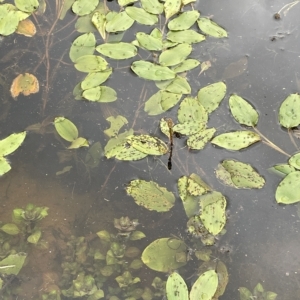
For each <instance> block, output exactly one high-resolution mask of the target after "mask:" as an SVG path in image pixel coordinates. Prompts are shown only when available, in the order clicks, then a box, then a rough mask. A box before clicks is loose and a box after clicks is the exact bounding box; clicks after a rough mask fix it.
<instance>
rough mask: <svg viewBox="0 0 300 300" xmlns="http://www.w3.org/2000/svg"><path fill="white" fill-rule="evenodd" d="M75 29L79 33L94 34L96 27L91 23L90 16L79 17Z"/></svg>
mask: <svg viewBox="0 0 300 300" xmlns="http://www.w3.org/2000/svg"><path fill="white" fill-rule="evenodd" d="M75 29H76V30H77V31H78V32H81V33H89V32H95V31H96V27H95V25H94V24H93V23H92V20H91V15H86V16H82V17H79V18H78V19H77V21H76V23H75Z"/></svg>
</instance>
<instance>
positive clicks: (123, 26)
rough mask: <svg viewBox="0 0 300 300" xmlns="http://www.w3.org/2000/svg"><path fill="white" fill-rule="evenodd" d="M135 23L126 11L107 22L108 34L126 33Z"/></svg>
mask: <svg viewBox="0 0 300 300" xmlns="http://www.w3.org/2000/svg"><path fill="white" fill-rule="evenodd" d="M133 23H134V20H133V19H132V18H130V17H129V16H128V14H127V13H126V12H125V11H122V12H120V13H118V14H115V15H114V17H113V18H112V19H111V20H109V21H107V23H106V27H105V29H106V31H107V32H118V31H125V30H127V29H128V28H130V27H131V26H132V25H133Z"/></svg>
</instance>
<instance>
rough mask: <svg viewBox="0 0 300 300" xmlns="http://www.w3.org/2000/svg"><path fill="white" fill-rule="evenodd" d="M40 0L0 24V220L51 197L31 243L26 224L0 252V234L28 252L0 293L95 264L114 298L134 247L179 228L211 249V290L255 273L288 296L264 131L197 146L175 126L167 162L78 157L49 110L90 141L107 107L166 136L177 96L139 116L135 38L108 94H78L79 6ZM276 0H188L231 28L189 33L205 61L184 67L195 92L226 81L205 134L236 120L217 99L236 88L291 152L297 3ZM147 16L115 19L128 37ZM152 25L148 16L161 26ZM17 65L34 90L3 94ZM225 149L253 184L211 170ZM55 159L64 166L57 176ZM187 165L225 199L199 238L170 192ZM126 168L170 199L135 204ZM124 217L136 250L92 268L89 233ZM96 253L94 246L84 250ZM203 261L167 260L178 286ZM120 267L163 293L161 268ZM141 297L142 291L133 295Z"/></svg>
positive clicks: (284, 226)
mask: <svg viewBox="0 0 300 300" xmlns="http://www.w3.org/2000/svg"><path fill="white" fill-rule="evenodd" d="M41 2H42V1H41ZM46 4H47V5H46V11H45V13H44V14H41V15H36V14H33V15H32V16H30V19H31V20H32V21H33V23H34V24H35V25H36V29H37V33H36V34H35V35H34V36H33V37H25V36H23V35H19V34H16V33H13V34H11V35H8V36H5V37H0V53H1V54H0V68H1V71H0V91H1V102H0V107H1V108H0V122H1V127H0V128H1V129H0V134H1V135H0V137H1V139H2V138H5V137H7V136H8V135H10V134H12V133H15V132H21V131H24V130H26V131H27V136H26V139H25V141H24V143H23V144H22V146H21V147H20V148H19V149H18V150H17V151H16V152H15V153H14V154H13V155H11V156H9V161H10V164H11V167H12V169H11V170H10V171H9V172H8V173H6V174H5V175H3V176H2V177H1V178H0V181H1V184H0V205H1V208H2V209H1V211H0V220H1V222H2V224H7V223H11V222H12V219H11V216H12V212H13V210H14V209H16V208H22V209H25V207H26V205H27V204H28V203H32V204H34V205H35V206H37V207H48V208H49V209H48V215H47V216H46V217H45V218H43V219H42V220H39V221H38V223H37V229H36V230H40V231H41V234H42V235H41V238H40V240H39V241H38V242H37V243H36V245H34V244H29V243H27V242H26V238H27V237H28V236H29V231H28V230H29V229H28V228H27V229H24V228H23V229H21V230H23V231H22V232H21V233H19V235H18V236H15V235H13V236H12V237H13V238H9V239H8V238H7V237H5V235H4V236H2V237H1V243H2V244H1V259H3V258H4V257H5V254H3V253H8V252H5V249H4V246H3V244H4V241H6V240H9V243H10V247H12V248H14V249H18V251H20V252H26V253H27V258H26V261H25V264H24V266H23V267H22V269H21V271H20V273H19V274H18V275H17V276H13V275H10V276H7V275H2V277H1V278H2V279H3V282H4V283H3V288H2V290H0V297H3V299H22V300H23V299H24V300H27V299H59V297H58V296H57V295H58V294H59V293H60V292H59V291H60V290H68V289H70V288H71V286H72V282H73V280H75V279H76V278H77V279H78V274H85V275H89V274H93V276H94V277H95V278H96V282H97V286H98V288H99V289H100V288H101V289H102V290H103V291H104V294H105V297H107V298H105V299H110V298H109V297H108V296H107V295H114V293H115V294H117V295H118V297H119V299H125V298H126V296H124V295H125V294H126V293H123V294H122V293H121V292H120V291H117V288H118V287H119V285H118V284H117V281H116V280H115V278H116V277H117V276H120V275H122V274H124V273H123V272H124V271H125V270H127V267H126V263H127V264H129V263H130V262H131V261H132V260H133V259H137V258H138V257H140V256H141V253H142V252H143V250H144V249H145V248H146V247H147V245H149V244H150V243H151V242H153V241H155V240H157V239H159V238H165V237H172V236H173V237H174V236H176V237H179V238H181V239H183V240H184V241H185V243H186V244H187V245H188V246H189V247H191V248H193V249H194V248H195V247H196V248H197V247H199V249H197V250H200V249H202V250H203V249H209V250H211V251H212V252H211V256H210V260H211V261H213V262H217V261H222V262H223V263H224V264H225V265H226V267H227V270H228V274H229V282H228V284H227V286H226V289H225V292H224V294H223V295H222V296H220V297H219V298H220V299H225V300H227V299H240V295H239V288H240V287H246V288H247V289H249V290H250V291H251V292H252V291H253V289H254V287H255V286H256V285H257V284H258V283H261V284H262V286H263V287H264V289H265V290H266V291H272V292H274V293H276V294H277V295H278V296H277V299H284V300H293V299H299V298H300V296H299V295H300V257H299V248H300V240H299V230H300V219H299V214H298V206H297V204H291V205H282V204H278V203H277V202H276V200H275V190H276V188H277V186H278V184H279V182H280V181H281V180H282V177H280V176H277V175H276V174H274V173H271V172H270V171H268V169H269V168H270V167H272V166H274V165H275V164H279V163H286V162H287V160H288V157H287V156H285V155H284V154H282V153H280V152H278V151H276V150H275V149H273V148H271V147H269V146H268V145H267V144H266V143H263V142H259V143H256V144H254V145H251V146H250V147H248V148H246V149H243V150H240V151H229V150H224V149H221V148H220V147H217V146H215V145H213V144H211V143H208V144H207V145H206V146H205V148H204V149H203V150H200V151H196V150H188V148H187V146H186V139H185V138H184V137H182V138H181V139H177V138H175V137H174V147H173V157H172V169H171V170H168V168H167V164H168V154H167V153H166V155H162V156H152V155H150V156H147V157H146V158H144V159H142V160H138V161H119V160H117V159H115V158H110V159H107V158H106V157H105V156H104V155H102V156H101V157H99V163H95V165H94V166H93V167H91V166H90V165H89V164H88V162H87V160H86V155H87V152H88V148H87V147H82V148H79V149H72V150H68V149H67V147H68V145H69V142H67V141H65V140H63V139H62V138H61V137H60V136H59V135H58V134H57V132H56V130H55V127H54V126H53V121H54V119H55V118H56V117H59V116H63V117H65V118H67V119H69V120H71V121H72V122H73V123H74V124H75V125H76V126H77V128H78V131H79V136H82V137H84V138H86V139H87V140H88V142H89V144H90V146H92V145H93V144H95V143H97V142H100V144H101V147H102V149H104V147H105V145H106V144H107V142H108V140H109V137H108V136H107V135H106V134H105V133H104V130H106V129H108V128H109V125H110V124H109V122H108V121H106V119H107V118H108V117H110V116H114V117H116V116H117V115H121V116H123V117H125V118H126V119H127V120H128V124H127V125H125V126H124V128H125V130H129V129H130V128H132V129H133V130H134V133H135V134H149V135H151V136H156V137H158V138H160V139H161V140H163V141H164V142H165V143H166V144H168V137H166V136H165V135H163V134H162V133H161V131H160V129H159V122H160V120H161V118H163V117H167V118H172V120H173V121H174V122H176V121H175V120H177V111H178V104H177V105H176V106H175V107H173V108H172V109H170V110H168V111H166V112H165V113H163V114H161V115H157V116H149V115H148V114H147V113H146V112H145V111H144V104H145V102H146V100H148V99H149V97H150V96H151V95H153V94H154V93H156V92H157V91H158V88H157V87H156V86H155V84H154V83H153V81H149V80H144V79H143V78H139V77H138V76H136V75H135V74H134V73H133V72H132V71H131V70H130V65H131V64H132V62H134V61H136V60H142V59H148V60H151V59H152V58H151V57H150V58H149V54H150V51H146V50H141V49H139V51H138V53H139V56H137V57H134V58H130V59H127V60H113V59H109V58H107V57H106V58H105V59H106V60H107V62H108V63H109V64H110V65H111V67H112V68H113V73H112V75H111V76H110V77H109V79H108V80H107V81H106V82H105V83H104V85H106V86H109V87H111V88H113V89H114V90H115V91H116V92H117V100H116V101H114V102H111V103H97V102H90V101H86V100H75V99H74V98H75V97H74V96H73V89H74V87H75V85H76V84H78V83H79V82H80V81H82V80H83V79H84V77H85V76H86V73H82V72H79V71H77V70H76V69H75V68H74V64H73V63H72V61H71V60H70V58H69V49H70V46H71V44H72V42H73V41H74V40H75V38H77V37H78V36H79V35H81V34H83V32H77V31H76V29H75V27H74V26H75V23H76V21H77V17H76V16H75V14H74V13H72V12H71V11H70V10H69V11H68V12H67V13H66V16H65V18H63V19H62V20H61V19H59V13H60V11H61V7H62V5H63V3H62V1H60V0H57V1H55V2H53V3H52V2H50V1H49V3H48V2H47V1H46ZM105 4H106V5H107V6H108V7H109V8H110V9H111V10H114V11H119V10H120V7H119V5H118V4H117V3H116V2H115V1H112V2H107V3H106V2H105ZM286 4H287V3H286V2H283V1H279V0H274V1H269V0H261V1H258V0H255V1H252V2H249V1H245V0H241V1H238V2H237V1H233V0H229V1H226V2H224V1H220V0H214V1H207V2H200V1H196V2H195V3H194V4H193V7H194V9H195V10H199V11H200V12H201V16H209V17H211V18H212V19H213V20H214V21H215V22H216V23H217V24H219V25H220V26H222V27H223V28H225V29H226V31H227V32H228V37H227V38H221V39H216V38H213V37H207V39H206V41H204V42H201V43H198V44H193V45H192V46H193V51H192V54H191V55H190V57H191V58H194V59H198V60H200V61H201V63H202V62H204V61H209V62H210V64H211V67H210V68H208V69H207V70H206V71H204V72H202V74H200V75H198V74H199V72H200V67H197V68H196V69H193V70H191V71H189V72H188V73H187V80H188V82H189V84H190V86H191V90H192V92H191V95H192V96H193V97H194V96H196V95H197V92H198V90H199V89H200V88H202V87H205V86H207V85H209V84H212V83H215V82H218V81H223V82H224V83H225V84H226V86H227V92H226V96H225V98H224V100H223V101H222V102H221V104H220V106H219V107H218V108H217V110H216V111H215V112H213V113H212V114H211V115H210V116H209V125H208V127H215V128H216V130H217V132H216V134H215V135H217V134H220V133H224V132H229V131H234V130H243V129H246V127H243V126H241V125H239V124H238V123H237V122H236V121H235V120H234V118H233V117H232V116H231V113H230V111H229V104H228V99H229V97H230V95H232V94H233V93H236V94H238V95H239V96H241V97H243V98H244V99H246V100H247V101H249V102H250V103H251V104H252V105H253V106H254V107H255V109H256V110H257V111H258V112H259V122H258V125H257V129H258V130H259V132H261V133H262V134H263V135H264V136H265V137H267V138H268V139H269V140H270V141H272V142H273V143H274V144H275V145H277V146H278V147H280V148H281V149H282V150H283V151H285V152H286V153H288V154H290V155H292V154H293V153H295V152H297V151H298V149H299V145H300V143H299V140H297V139H296V137H295V138H294V142H295V144H294V143H293V142H292V139H291V137H290V135H289V133H288V132H287V130H286V129H284V128H283V127H281V126H280V124H279V122H278V110H279V107H280V104H281V103H282V101H283V100H284V99H285V98H286V97H287V96H288V95H290V94H292V93H297V92H299V90H300V71H299V70H300V68H299V67H300V62H299V42H300V36H299V25H298V16H299V10H300V4H298V2H297V1H295V3H294V4H295V5H294V6H286V7H285V5H286ZM135 5H136V6H138V4H135ZM187 7H188V9H186V10H190V6H187ZM282 8H283V9H282ZM280 10H281V11H280ZM279 11H280V19H276V18H275V17H274V14H275V13H277V12H279ZM155 27H156V25H154V26H145V25H137V24H136V23H135V24H134V25H133V26H132V27H131V28H130V29H129V30H127V31H126V33H125V34H124V37H123V40H122V41H125V42H131V41H133V40H134V39H135V34H136V32H138V31H142V32H146V33H148V34H149V33H150V32H151V30H152V29H153V28H155ZM162 27H163V25H161V26H159V25H158V28H162ZM195 28H196V27H195ZM94 34H95V36H96V39H97V45H99V44H102V43H103V40H102V38H101V37H100V34H99V33H98V32H96V31H95V32H94ZM95 53H96V51H95ZM98 54H99V53H97V55H98ZM103 57H104V56H103ZM24 73H31V74H34V75H35V76H36V77H37V79H38V81H39V84H40V90H39V92H38V93H35V94H31V95H29V96H23V95H20V96H18V97H17V98H15V99H14V98H13V97H12V96H11V94H10V86H11V83H12V81H13V79H14V78H15V77H16V76H17V75H19V74H24ZM181 99H184V97H182V98H181ZM37 124H38V125H37ZM33 125H35V126H33ZM123 131H124V129H123V128H122V129H121V132H123ZM295 146H296V147H295ZM224 159H235V160H239V161H242V162H244V163H249V164H251V165H252V166H253V167H254V168H255V169H256V170H257V172H258V173H259V174H261V175H262V176H263V177H264V179H265V181H266V183H265V185H264V187H263V188H262V189H235V188H232V187H229V186H225V185H223V184H222V183H221V182H220V181H219V180H218V179H217V178H216V175H215V170H216V168H217V166H218V164H219V163H220V162H221V161H223V160H224ZM65 167H72V168H71V169H70V170H69V171H68V172H65V173H63V174H61V175H57V172H59V171H62V170H63V169H64V168H65ZM192 173H196V174H198V175H199V176H200V177H201V179H202V180H203V181H205V182H206V183H207V184H208V185H209V186H210V187H211V189H213V190H215V191H218V192H220V193H222V194H223V195H224V196H225V197H226V200H227V215H228V217H227V221H226V225H225V229H226V233H225V234H224V235H221V236H219V237H218V239H216V240H215V243H214V245H212V246H204V245H202V244H201V242H200V240H197V242H195V241H194V240H193V239H192V237H191V236H190V235H189V234H188V233H187V225H186V223H187V221H188V218H187V216H186V213H185V211H184V208H183V205H182V201H181V200H180V197H179V195H178V190H177V181H178V179H179V178H180V177H181V176H184V175H185V176H189V175H190V174H192ZM135 179H141V180H145V181H154V182H156V183H158V184H159V185H160V186H162V187H165V188H166V189H167V190H168V191H170V192H172V193H173V194H174V196H175V198H176V200H175V204H174V206H173V207H172V208H171V210H169V211H167V212H155V211H150V210H147V209H146V208H144V207H142V206H139V205H137V204H136V203H135V201H134V199H133V198H132V197H130V196H128V195H127V193H126V188H127V187H128V185H129V183H130V181H132V180H135ZM126 216H128V217H129V218H130V219H131V220H132V219H138V223H139V225H138V226H137V227H136V230H138V231H141V232H143V233H144V234H145V235H146V237H145V238H143V239H140V240H136V241H128V242H126V245H127V246H126V247H127V249H128V247H135V248H134V249H135V250H132V251H133V252H134V251H137V250H136V249H139V253H138V254H137V256H135V255H133V254H130V253H129V254H128V255H127V257H126V259H125V261H126V263H123V264H121V263H119V264H118V267H116V268H115V269H114V271H113V273H112V275H111V276H108V275H107V276H106V277H105V276H102V277H101V276H100V275H99V274H100V273H101V272H102V275H103V273H105V272H109V271H107V270H106V269H105V270H104V269H103V268H104V266H105V263H103V261H105V255H106V254H105V252H103V253H104V257H101V255H100V254H99V253H98V252H97V250H99V251H100V250H101V251H102V250H103V249H106V248H105V247H104V246H103V243H100V239H99V237H98V236H97V234H96V233H97V232H98V233H99V232H100V231H107V232H109V233H110V234H113V235H116V234H117V233H118V230H117V228H115V227H114V219H115V218H116V219H119V218H121V217H126ZM30 224H32V223H30ZM27 225H28V224H27ZM19 227H20V228H21V225H20V224H19ZM24 230H25V231H26V230H27V232H25V231H24ZM100 235H101V234H100ZM80 237H82V239H81V240H80ZM108 244H109V243H108ZM195 245H196V246H195ZM106 246H107V245H106ZM110 246H111V245H110ZM110 246H109V247H110ZM132 249H133V248H132ZM194 250H195V249H194ZM103 251H107V249H106V250H103ZM2 254H3V255H2ZM97 255H98V256H97ZM102 255H103V254H102ZM130 255H132V256H130ZM157 255H159V254H157ZM95 257H98V258H97V259H94V260H93V259H92V258H95ZM100 257H101V258H100ZM120 261H121V259H120ZM202 263H203V261H201V260H198V259H197V258H196V257H195V256H193V259H192V260H190V261H188V262H187V264H186V265H185V266H183V267H181V268H178V269H177V271H178V272H179V273H180V274H181V276H182V277H183V278H184V279H185V281H186V283H187V285H188V288H189V289H190V288H191V286H192V284H193V283H194V282H195V281H196V280H197V278H198V275H199V270H198V269H199V267H200V266H201V264H202ZM97 264H99V266H101V267H99V270H100V269H101V268H102V269H101V272H100V271H98V273H97V272H96V271H95V269H97V267H96V265H97ZM101 264H102V265H101ZM115 265H117V263H115ZM170 271H172V270H170ZM130 272H131V274H132V276H133V277H134V278H136V277H138V278H140V282H139V283H136V287H137V288H140V289H144V291H145V289H151V290H152V293H153V294H152V297H153V298H152V299H163V297H164V292H163V291H164V286H163V288H162V289H157V290H155V289H154V287H153V286H152V285H151V284H152V282H153V279H154V278H155V277H156V276H158V277H160V278H161V280H163V281H166V280H167V277H168V273H167V272H165V273H163V272H155V271H153V270H151V269H150V268H148V267H147V266H145V265H142V266H141V267H140V268H136V269H134V268H131V269H130ZM0 273H1V270H0ZM95 274H96V275H95ZM103 278H106V279H105V280H104V279H103ZM97 280H98V281H97ZM132 286H135V285H134V284H133V285H132ZM82 289H83V288H82ZM123 290H126V289H125V288H123ZM51 291H57V294H56V295H54V294H53V295H52V296H51ZM117 292H118V293H117ZM154 292H156V293H157V294H156V296H155V295H154ZM72 293H73V295H72ZM43 297H44V298H43ZM127 297H129V296H128V295H127ZM78 298H79V299H88V293H87V292H86V293H83V292H82V294H78V296H76V295H75V293H74V291H69V295H67V293H65V295H61V299H78ZM1 299H2V298H1ZM89 299H98V298H96V297H95V298H89ZM111 299H114V298H111ZM115 299H117V298H115ZM128 299H130V298H128ZM131 299H142V298H138V297H136V298H134V297H133V298H131ZM143 299H151V298H147V297H146V296H145V294H144V298H143ZM245 299H248V298H245ZM249 299H251V298H249ZM252 299H254V298H252ZM261 299H267V298H261ZM269 299H271V298H269Z"/></svg>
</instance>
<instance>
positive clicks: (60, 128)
mask: <svg viewBox="0 0 300 300" xmlns="http://www.w3.org/2000/svg"><path fill="white" fill-rule="evenodd" d="M54 127H55V129H56V131H57V133H58V134H59V135H60V136H61V137H62V138H63V139H64V140H66V141H68V142H73V141H74V140H76V139H77V138H78V129H77V127H76V126H75V124H74V123H73V122H71V121H70V120H68V119H67V118H64V117H56V118H55V119H54Z"/></svg>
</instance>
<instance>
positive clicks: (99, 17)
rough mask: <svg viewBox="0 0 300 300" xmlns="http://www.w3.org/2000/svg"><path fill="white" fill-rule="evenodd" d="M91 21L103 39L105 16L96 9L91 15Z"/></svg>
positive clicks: (104, 37) (104, 34) (104, 36)
mask: <svg viewBox="0 0 300 300" xmlns="http://www.w3.org/2000/svg"><path fill="white" fill-rule="evenodd" d="M92 23H93V24H94V26H95V27H96V28H97V30H98V32H99V33H100V35H101V37H102V39H103V40H105V39H106V31H105V25H106V18H105V14H103V13H101V12H100V11H96V12H95V13H94V14H93V16H92Z"/></svg>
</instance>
